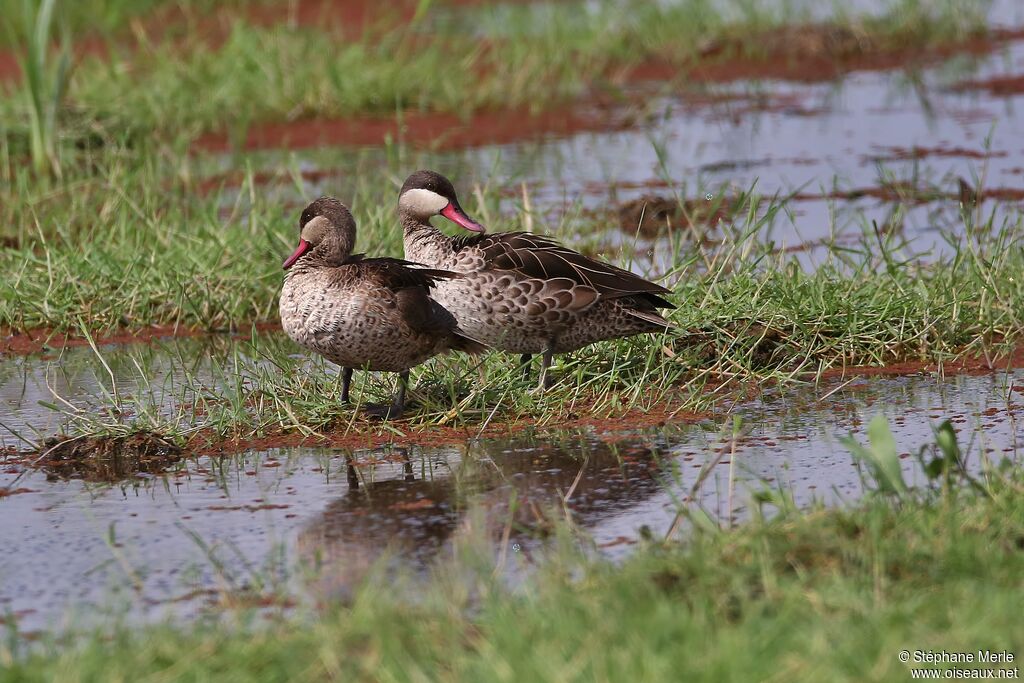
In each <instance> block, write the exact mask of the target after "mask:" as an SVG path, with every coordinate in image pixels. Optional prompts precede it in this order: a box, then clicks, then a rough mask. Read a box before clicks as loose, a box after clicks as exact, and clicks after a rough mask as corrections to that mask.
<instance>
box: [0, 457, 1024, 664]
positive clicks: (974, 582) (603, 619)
mask: <svg viewBox="0 0 1024 683" xmlns="http://www.w3.org/2000/svg"><path fill="white" fill-rule="evenodd" d="M1022 494H1024V474H1022V473H1021V471H1020V470H1019V469H1013V468H1011V469H1003V470H992V471H990V472H989V473H988V474H987V475H986V476H984V477H982V479H981V481H980V484H979V486H978V487H977V488H972V489H968V490H964V489H961V488H959V487H946V488H936V489H925V490H917V491H913V492H911V493H910V494H908V495H907V496H905V497H904V498H902V499H901V500H900V501H898V502H897V501H895V500H893V499H891V498H889V497H886V496H883V495H881V494H869V495H868V497H867V498H866V499H865V500H864V501H862V502H861V503H860V504H858V505H857V506H856V507H854V508H852V509H846V510H836V509H820V508H816V509H812V510H810V511H798V510H796V509H794V508H792V507H789V506H785V505H784V506H783V507H782V509H781V511H780V512H778V513H777V514H775V515H773V516H772V517H770V518H763V517H755V519H754V520H752V521H751V522H749V523H745V524H743V525H741V526H739V527H737V528H735V529H732V530H728V531H718V530H713V529H709V528H706V527H698V528H695V529H694V530H693V531H692V533H690V534H688V536H687V538H686V539H685V540H680V541H676V540H673V541H669V542H667V543H664V544H662V543H661V542H655V541H650V542H648V544H647V545H646V546H645V547H642V548H641V549H640V550H639V551H638V552H637V553H636V554H635V555H634V556H633V557H631V558H630V559H628V560H626V561H625V562H624V563H621V564H615V563H611V562H607V561H603V560H599V559H594V558H593V557H588V556H587V555H586V554H584V553H580V552H578V551H573V550H572V547H573V544H566V545H564V546H563V549H562V550H561V551H556V550H554V549H553V550H552V552H551V553H550V554H548V556H547V559H546V560H544V561H543V562H542V563H540V564H539V565H538V566H535V567H534V569H533V572H531V573H530V574H529V576H528V577H527V578H526V579H525V581H524V582H522V583H521V584H519V585H518V586H517V587H516V588H515V589H510V588H508V587H507V586H506V585H505V584H504V583H503V581H502V579H501V577H500V575H499V576H496V575H495V574H493V573H492V572H491V569H490V567H489V565H488V563H489V562H491V561H490V560H480V559H479V558H477V559H476V560H475V561H472V562H470V561H469V560H467V558H466V557H463V558H462V559H461V560H452V561H450V563H444V564H442V565H441V566H440V567H439V568H438V571H437V572H436V574H435V575H434V578H432V579H430V580H429V581H428V582H427V583H426V584H425V585H424V584H423V583H420V582H417V581H415V580H412V581H411V582H410V581H409V580H404V579H403V578H401V577H396V576H395V575H394V574H388V575H382V574H380V573H378V574H374V575H372V576H371V578H370V579H368V580H367V581H366V582H365V583H364V584H363V585H362V586H361V587H360V588H359V589H358V591H357V593H356V595H355V597H354V599H353V600H352V601H351V603H350V604H348V605H347V606H338V605H332V606H327V607H325V608H324V610H323V611H321V612H318V613H315V614H309V613H300V614H296V615H292V616H284V617H280V618H278V619H275V620H272V621H269V622H268V621H265V620H262V619H258V618H253V619H248V618H246V616H245V614H244V613H243V614H240V615H239V617H238V618H237V619H222V620H221V621H220V623H219V624H212V625H211V624H208V623H205V624H189V625H187V626H181V625H178V626H175V625H168V626H156V627H147V628H142V629H140V628H114V629H113V633H109V634H108V633H106V632H105V631H104V632H96V633H95V635H86V636H85V637H84V638H81V639H79V640H75V641H73V644H71V645H60V644H45V643H44V644H42V645H40V644H36V645H32V646H29V647H27V648H26V651H25V652H20V651H19V650H18V646H17V645H14V646H12V645H7V646H0V661H3V662H4V668H3V669H2V670H0V680H2V681H48V680H58V679H59V680H65V681H100V680H102V681H129V680H130V681H166V680H183V681H206V680H233V681H256V680H259V681H277V680H281V681H284V680H289V681H320V680H339V679H340V680H384V681H394V680H403V681H404V680H432V681H456V680H489V681H490V680H493V681H499V680H500V681H504V680H508V681H519V680H536V681H577V680H578V681H623V680H630V681H662V680H673V681H675V680H702V681H703V680H707V681H752V680H791V681H823V680H828V681H892V680H907V679H909V676H910V673H909V671H908V665H906V664H903V663H901V662H900V660H899V658H898V655H899V652H900V651H901V650H909V651H911V652H913V651H915V650H925V651H936V650H946V651H955V652H962V651H969V652H975V653H976V652H977V651H978V649H989V650H1003V649H1006V650H1008V651H1010V652H1012V653H1014V654H1015V655H1017V656H1018V657H1019V655H1020V652H1021V651H1022V648H1024V633H1022V631H1021V629H1020V628H1019V625H1020V577H1021V575H1022V572H1024V552H1022V550H1021V548H1022V545H1024V495H1022ZM487 556H488V557H489V554H488V555H487ZM467 557H471V556H467ZM474 567H475V568H476V569H474ZM12 648H13V649H12ZM1015 665H1018V663H1017V662H1014V663H1013V664H1011V665H1010V666H1011V667H1012V666H1015ZM925 666H926V667H927V665H925ZM947 666H948V665H931V667H927V668H932V667H933V668H938V669H945V668H947ZM966 666H972V665H966Z"/></svg>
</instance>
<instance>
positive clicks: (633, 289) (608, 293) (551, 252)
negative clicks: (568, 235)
mask: <svg viewBox="0 0 1024 683" xmlns="http://www.w3.org/2000/svg"><path fill="white" fill-rule="evenodd" d="M465 244H466V245H467V246H468V245H470V244H472V246H475V247H477V248H478V249H480V250H481V251H482V252H483V254H484V258H485V260H486V261H487V263H488V264H489V265H490V266H491V267H492V268H497V269H501V270H515V271H518V272H520V273H522V274H524V275H526V276H528V277H531V278H538V279H541V280H551V279H556V278H565V279H568V280H571V281H572V282H574V283H576V284H580V285H584V286H587V287H591V288H593V289H594V290H596V291H597V292H598V293H599V294H600V295H601V296H603V297H605V298H616V297H624V296H640V297H642V298H644V299H647V300H648V301H649V303H650V304H652V305H654V306H656V307H658V308H673V306H672V304H670V303H669V302H668V301H666V300H665V299H663V298H661V297H660V296H658V295H659V294H668V293H669V292H670V290H668V289H666V288H665V287H662V286H661V285H658V284H655V283H653V282H649V281H647V280H645V279H643V278H642V277H640V276H639V275H637V274H635V273H631V272H629V271H628V270H623V269H622V268H617V267H615V266H613V265H611V264H608V263H605V262H603V261H598V260H596V259H592V258H590V257H589V256H584V255H583V254H581V253H579V252H577V251H573V250H572V249H569V248H567V247H564V246H562V245H561V244H559V243H558V242H555V241H554V240H552V239H549V238H547V237H542V236H540V235H533V234H530V233H526V232H506V233H498V234H494V235H482V236H480V237H476V238H469V239H468V240H465Z"/></svg>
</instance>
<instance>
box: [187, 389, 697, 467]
mask: <svg viewBox="0 0 1024 683" xmlns="http://www.w3.org/2000/svg"><path fill="white" fill-rule="evenodd" d="M585 410H586V409H585V408H581V409H580V412H578V413H577V412H569V413H567V414H565V415H562V416H561V417H560V419H559V420H558V421H557V424H550V425H549V424H539V423H537V422H536V421H534V420H531V419H529V418H527V417H522V418H516V419H510V420H505V421H502V422H493V423H490V424H486V425H485V426H483V427H481V426H480V425H470V426H460V427H450V426H446V425H422V426H413V425H410V424H407V423H403V422H401V421H394V422H390V423H388V424H387V425H386V426H385V427H381V426H380V424H379V423H372V422H367V421H357V422H355V423H354V424H353V425H352V427H351V428H350V429H344V430H337V431H332V430H324V431H322V432H321V433H319V434H313V435H307V434H299V433H294V432H279V433H271V434H266V435H264V436H260V437H224V436H221V435H219V434H216V433H213V432H209V431H207V432H202V431H200V432H199V433H197V434H196V435H195V436H194V437H192V438H191V439H190V440H189V443H188V446H187V448H188V450H189V452H190V453H194V454H195V455H212V456H220V455H233V454H236V453H244V452H247V451H262V450H268V449H271V448H282V447H294V446H320V447H329V448H344V449H374V448H380V447H383V446H390V445H395V444H399V445H401V446H403V447H404V446H421V447H425V448H432V447H440V446H451V445H455V444H463V443H466V442H467V441H472V440H475V439H507V438H513V437H516V436H522V434H523V431H524V430H530V431H531V432H532V433H534V434H543V433H545V432H552V433H555V432H559V433H560V432H565V431H567V430H591V431H594V432H596V433H599V434H603V433H610V432H624V431H634V430H637V429H645V428H652V427H663V426H665V425H668V424H672V423H678V424H685V423H694V422H699V421H701V420H704V419H707V418H708V417H709V415H708V414H704V413H693V412H688V411H684V410H682V409H681V408H680V407H678V406H675V405H673V403H672V402H671V401H669V402H665V403H663V404H661V405H657V406H653V407H651V408H649V409H646V410H640V409H634V410H628V411H624V412H623V413H622V414H621V415H617V416H614V417H596V416H590V415H585V414H583V413H584V412H585Z"/></svg>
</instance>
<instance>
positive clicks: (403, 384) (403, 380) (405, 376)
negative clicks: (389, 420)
mask: <svg viewBox="0 0 1024 683" xmlns="http://www.w3.org/2000/svg"><path fill="white" fill-rule="evenodd" d="M408 387H409V371H408V370H403V371H402V372H400V373H398V391H397V392H396V393H395V402H394V403H393V404H392V406H391V410H390V411H389V412H388V417H401V416H402V411H404V410H405V390H406V389H407V388H408Z"/></svg>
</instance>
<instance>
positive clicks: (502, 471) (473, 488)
mask: <svg viewBox="0 0 1024 683" xmlns="http://www.w3.org/2000/svg"><path fill="white" fill-rule="evenodd" d="M347 462H348V466H347V470H348V481H349V487H348V491H347V492H346V493H345V495H344V496H342V497H341V498H339V499H338V500H336V501H334V502H332V503H331V504H329V505H328V507H327V509H326V510H324V512H323V513H322V514H321V515H319V516H318V517H317V518H316V519H315V520H313V521H312V522H311V523H310V524H309V525H308V526H307V527H306V528H305V529H304V530H303V531H302V532H301V534H300V537H299V541H298V545H299V551H300V553H301V554H302V556H303V557H305V558H306V559H311V560H313V561H314V562H315V564H316V565H317V566H318V568H319V571H318V572H317V575H318V583H319V584H320V585H319V587H318V591H317V592H318V593H319V594H321V595H332V596H335V597H337V596H339V595H342V594H347V593H349V592H350V591H351V589H352V588H353V587H354V586H355V585H356V584H357V583H358V582H359V581H360V580H361V579H362V578H363V577H364V576H365V575H366V572H367V571H368V570H369V569H370V568H371V567H372V566H373V565H374V564H375V563H376V562H378V561H379V560H380V559H381V558H382V557H385V556H387V557H388V558H389V562H392V563H395V564H403V565H405V566H412V567H413V568H416V569H424V568H426V567H427V566H428V565H429V563H430V562H431V561H432V560H433V559H434V558H435V557H437V556H438V554H439V553H441V552H442V551H446V552H447V551H448V550H450V549H451V548H453V547H454V546H455V545H456V544H457V542H458V539H459V537H461V536H464V535H468V534H470V533H473V534H477V535H479V534H480V533H481V529H480V527H481V526H482V527H483V529H482V533H483V534H484V536H485V538H487V539H489V540H490V541H492V542H493V544H494V546H495V551H496V552H501V548H499V546H501V545H504V544H506V543H507V544H508V546H509V547H512V546H514V547H516V548H519V547H525V544H526V543H527V542H528V541H529V540H530V539H531V538H535V537H537V536H538V535H542V534H543V533H544V532H545V530H546V529H548V528H550V522H551V515H552V513H554V514H557V515H558V516H560V517H562V516H563V515H565V514H566V511H567V512H568V514H569V516H570V518H571V519H572V521H573V523H574V524H576V525H577V526H579V527H582V528H593V527H595V526H597V525H598V524H599V523H601V521H602V520H605V519H608V518H610V517H613V516H614V515H616V514H621V513H622V512H624V511H625V510H628V509H630V508H632V507H634V506H635V505H637V504H638V503H640V502H642V501H644V500H647V499H649V498H651V497H652V496H654V495H655V494H656V493H658V492H659V491H661V490H663V484H664V479H665V477H664V474H663V470H662V468H661V464H662V462H661V458H660V454H659V452H658V451H657V450H656V449H655V448H652V447H651V445H650V444H649V443H640V442H636V443H629V442H622V441H619V442H615V443H605V442H601V441H582V442H581V441H579V440H575V441H567V442H565V443H562V444H558V443H550V442H536V441H532V440H516V441H488V442H484V443H479V444H475V445H473V446H471V447H470V448H468V449H465V451H464V452H463V451H460V450H459V449H448V450H432V451H428V450H413V449H393V450H391V451H378V452H375V453H373V454H372V456H371V458H370V459H369V461H368V459H367V458H356V457H355V456H353V455H351V454H350V455H349V456H348V457H347ZM563 518H564V517H563ZM477 537H478V536H477ZM506 550H507V549H506Z"/></svg>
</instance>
